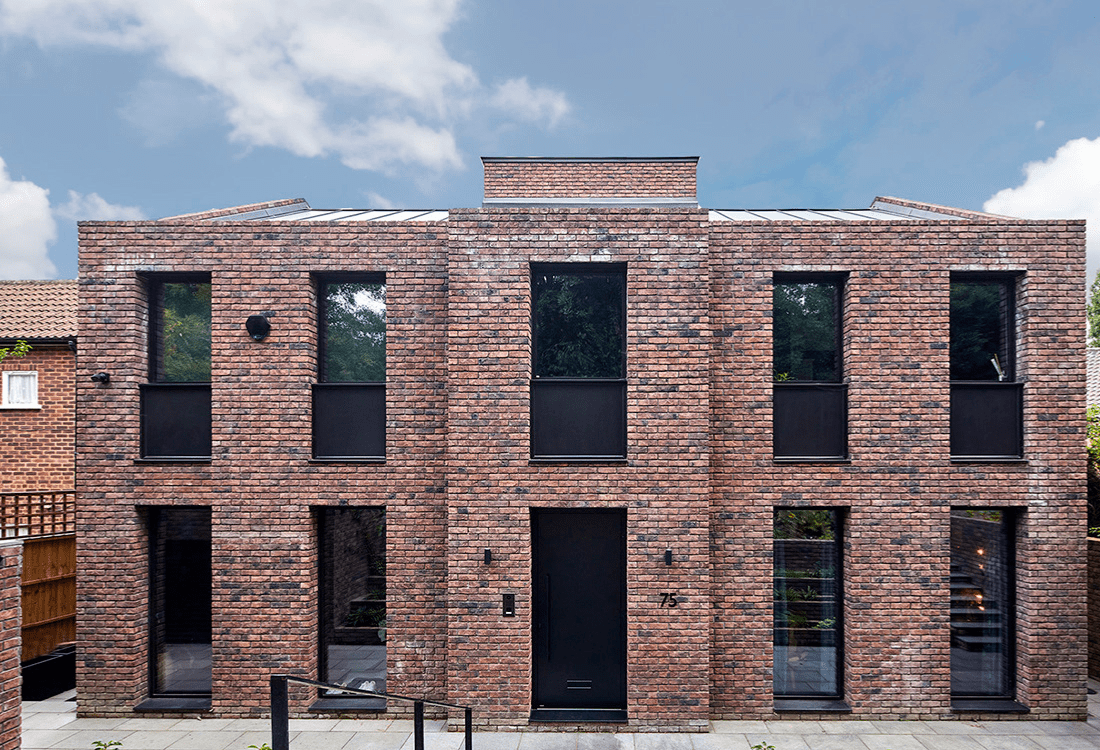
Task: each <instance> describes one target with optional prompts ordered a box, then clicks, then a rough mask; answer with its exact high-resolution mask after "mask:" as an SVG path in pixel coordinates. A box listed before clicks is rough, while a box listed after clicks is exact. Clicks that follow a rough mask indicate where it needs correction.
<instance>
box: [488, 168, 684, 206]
mask: <svg viewBox="0 0 1100 750" xmlns="http://www.w3.org/2000/svg"><path fill="white" fill-rule="evenodd" d="M481 161H482V164H483V165H484V167H485V201H484V205H486V206H489V205H550V206H553V205H559V206H577V205H580V206H583V205H603V206H614V205H622V206H697V205H698V201H697V200H696V197H695V170H696V165H697V164H698V161H699V158H698V157H696V156H680V157H666V158H652V157H639V158H631V157H612V158H595V159H592V158H588V159H586V158H542V157H482V159H481Z"/></svg>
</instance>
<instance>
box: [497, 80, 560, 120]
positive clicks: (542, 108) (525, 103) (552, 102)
mask: <svg viewBox="0 0 1100 750" xmlns="http://www.w3.org/2000/svg"><path fill="white" fill-rule="evenodd" d="M492 102H493V105H494V106H496V107H498V108H499V109H503V110H505V111H508V112H512V113H514V114H515V116H516V117H518V118H519V119H522V120H527V121H528V122H542V121H544V122H546V124H547V125H549V126H550V127H551V128H552V127H554V126H555V125H557V124H558V122H560V121H561V119H562V118H563V117H565V116H566V115H567V114H569V109H570V107H569V100H568V99H566V98H565V95H564V94H562V93H561V92H559V91H554V90H552V89H546V88H537V89H533V88H531V84H529V83H528V82H527V79H526V78H513V79H512V80H510V81H505V82H504V83H502V84H500V85H499V86H497V90H496V93H495V94H494V95H493V98H492Z"/></svg>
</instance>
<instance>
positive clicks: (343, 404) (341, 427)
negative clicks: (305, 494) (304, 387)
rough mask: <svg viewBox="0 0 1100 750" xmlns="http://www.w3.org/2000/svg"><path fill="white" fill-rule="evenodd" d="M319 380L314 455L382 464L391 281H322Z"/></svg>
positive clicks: (366, 278) (365, 278)
mask: <svg viewBox="0 0 1100 750" xmlns="http://www.w3.org/2000/svg"><path fill="white" fill-rule="evenodd" d="M318 318H319V321H318V338H319V346H320V363H319V365H320V367H319V369H320V382H319V383H317V384H316V385H315V386H314V388H313V455H314V457H315V458H318V459H329V460H364V459H366V460H380V459H381V458H383V457H384V456H385V452H386V283H385V279H384V278H383V277H382V276H379V275H369V276H368V275H356V276H340V277H322V278H321V279H319V281H318Z"/></svg>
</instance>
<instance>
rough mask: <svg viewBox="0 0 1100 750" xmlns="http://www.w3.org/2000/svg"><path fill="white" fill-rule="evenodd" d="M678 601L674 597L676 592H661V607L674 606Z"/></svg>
mask: <svg viewBox="0 0 1100 750" xmlns="http://www.w3.org/2000/svg"><path fill="white" fill-rule="evenodd" d="M679 603H680V601H679V600H678V599H677V598H676V593H675V592H673V591H669V592H667V593H664V594H661V606H662V607H675V606H676V605H677V604H679Z"/></svg>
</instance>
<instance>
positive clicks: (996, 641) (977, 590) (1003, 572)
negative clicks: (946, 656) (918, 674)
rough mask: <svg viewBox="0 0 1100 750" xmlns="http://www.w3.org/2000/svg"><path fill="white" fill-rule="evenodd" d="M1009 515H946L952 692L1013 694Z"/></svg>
mask: <svg viewBox="0 0 1100 750" xmlns="http://www.w3.org/2000/svg"><path fill="white" fill-rule="evenodd" d="M1013 520H1014V519H1013V517H1012V514H1011V513H1010V512H1008V511H1003V510H990V509H984V508H954V509H952V511H951V694H952V696H953V697H955V698H960V699H965V698H986V699H988V698H1002V699H1011V698H1012V697H1013V694H1014V693H1015V668H1014V665H1015V642H1016V638H1015V622H1014V614H1013V610H1014V602H1015V589H1016V584H1015V568H1016V564H1015V559H1014V557H1015V555H1014V544H1013V542H1014V538H1015V532H1014V528H1013V527H1014V523H1013Z"/></svg>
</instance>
